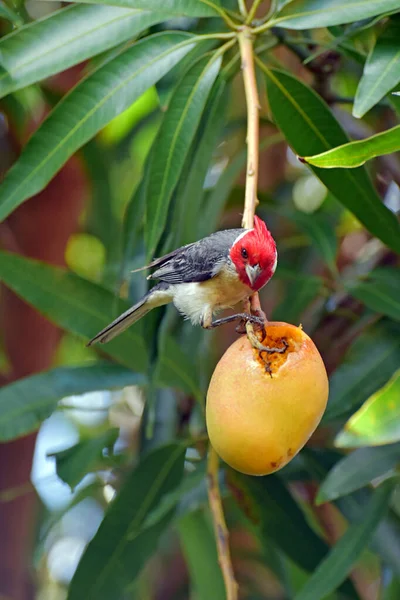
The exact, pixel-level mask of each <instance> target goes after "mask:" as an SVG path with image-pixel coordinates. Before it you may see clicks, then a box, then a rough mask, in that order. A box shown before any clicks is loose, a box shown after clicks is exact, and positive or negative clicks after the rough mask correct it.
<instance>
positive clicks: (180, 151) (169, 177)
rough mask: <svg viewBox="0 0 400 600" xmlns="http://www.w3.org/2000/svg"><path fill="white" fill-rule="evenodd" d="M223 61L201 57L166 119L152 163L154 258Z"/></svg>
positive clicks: (149, 209) (149, 216) (149, 229)
mask: <svg viewBox="0 0 400 600" xmlns="http://www.w3.org/2000/svg"><path fill="white" fill-rule="evenodd" d="M221 60H222V58H221V57H220V56H219V57H218V56H217V55H213V56H212V57H211V58H210V57H209V56H205V57H203V58H201V59H200V60H199V61H198V62H197V63H196V64H195V66H194V67H192V68H191V69H190V70H189V71H188V73H187V74H186V75H185V76H184V77H183V79H182V80H181V81H180V83H179V85H178V86H177V87H176V89H175V93H174V95H173V97H172V98H171V101H170V104H169V107H168V110H167V112H166V114H165V116H164V119H163V122H162V124H161V127H160V130H159V132H158V135H157V138H156V141H155V142H154V146H153V154H152V156H151V160H150V167H149V168H150V171H149V178H148V180H149V183H148V187H147V202H146V227H145V239H146V246H147V256H148V258H152V257H153V256H154V253H155V251H156V248H157V244H158V242H159V240H160V238H161V235H162V233H163V230H164V227H165V223H166V220H167V215H168V208H169V204H170V201H171V198H172V194H173V191H174V189H175V187H176V185H177V183H178V181H179V177H180V174H181V172H182V169H183V167H184V164H185V159H186V156H187V154H188V152H189V149H190V146H191V143H192V141H193V139H194V136H195V134H196V131H197V128H198V125H199V123H200V119H201V116H202V112H203V109H204V106H205V104H206V102H207V98H208V96H209V94H210V91H211V88H212V86H213V84H214V81H215V79H216V77H217V75H218V71H219V69H220V66H221Z"/></svg>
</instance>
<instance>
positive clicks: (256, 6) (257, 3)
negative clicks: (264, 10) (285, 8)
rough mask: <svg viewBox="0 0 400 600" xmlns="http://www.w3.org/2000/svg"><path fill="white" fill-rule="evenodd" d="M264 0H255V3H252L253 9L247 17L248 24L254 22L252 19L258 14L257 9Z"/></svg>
mask: <svg viewBox="0 0 400 600" xmlns="http://www.w3.org/2000/svg"><path fill="white" fill-rule="evenodd" d="M262 1H263V0H254V2H253V5H252V7H251V9H250V10H249V14H248V17H247V19H246V25H249V24H250V23H251V22H252V20H253V19H254V17H255V16H256V12H257V9H258V7H259V6H260V4H261V2H262Z"/></svg>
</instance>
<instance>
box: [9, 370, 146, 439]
mask: <svg viewBox="0 0 400 600" xmlns="http://www.w3.org/2000/svg"><path fill="white" fill-rule="evenodd" d="M145 382H146V380H145V378H144V376H143V375H138V374H137V373H134V372H133V371H131V370H130V369H126V368H125V367H120V366H119V365H113V364H111V363H100V364H95V365H92V366H88V367H71V368H70V367H59V368H57V369H53V370H51V371H47V372H44V373H39V374H38V375H32V376H31V377H25V378H23V379H19V380H18V381H15V382H14V383H10V384H9V385H6V386H4V387H2V388H1V389H0V440H1V441H2V442H4V441H7V440H12V439H14V438H17V437H20V436H22V435H26V434H27V433H30V432H31V431H35V430H36V429H38V428H39V426H40V424H41V423H42V421H44V419H47V417H49V416H50V414H51V413H52V412H53V410H54V409H55V408H56V406H57V402H58V401H59V400H61V399H62V398H65V397H66V396H74V395H77V394H85V393H86V392H94V391H98V390H108V389H111V388H122V387H125V386H127V385H143V384H145Z"/></svg>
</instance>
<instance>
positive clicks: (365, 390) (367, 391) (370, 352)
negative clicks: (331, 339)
mask: <svg viewBox="0 0 400 600" xmlns="http://www.w3.org/2000/svg"><path fill="white" fill-rule="evenodd" d="M399 334H400V329H399V327H398V326H397V325H396V324H395V323H391V322H382V323H379V324H377V325H375V326H374V327H370V328H369V329H368V330H367V331H365V332H364V333H363V334H361V335H360V336H359V337H358V338H357V339H356V341H355V342H354V343H353V344H352V346H350V349H349V350H348V352H347V354H346V356H345V358H344V361H343V362H342V364H341V365H340V366H339V368H338V369H336V371H335V372H334V373H333V375H331V377H330V386H329V387H330V390H329V402H328V406H327V409H326V412H325V415H324V416H323V421H325V422H326V421H329V420H332V419H334V418H336V417H338V416H339V415H343V414H346V413H347V412H349V411H350V410H352V409H354V408H358V407H359V406H360V405H361V404H362V403H363V402H365V401H366V400H367V399H368V397H369V396H370V395H371V394H373V393H374V392H375V391H376V390H378V389H379V388H380V387H382V386H383V385H384V384H385V383H386V382H387V381H388V379H389V378H390V377H391V376H392V375H393V373H394V372H395V371H396V369H397V368H398V366H399V364H400V345H399Z"/></svg>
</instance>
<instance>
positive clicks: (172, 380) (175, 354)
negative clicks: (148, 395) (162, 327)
mask: <svg viewBox="0 0 400 600" xmlns="http://www.w3.org/2000/svg"><path fill="white" fill-rule="evenodd" d="M154 384H155V385H157V386H159V387H163V386H165V387H178V388H180V389H182V390H184V391H186V392H188V393H189V394H193V396H194V397H195V398H196V399H197V400H198V401H199V402H200V403H201V404H203V402H204V395H203V393H202V391H201V389H200V386H199V381H198V372H197V369H196V364H195V362H194V361H193V360H192V358H191V356H190V352H189V353H188V352H187V350H185V349H184V348H182V347H181V346H179V344H178V343H177V342H176V340H174V338H173V337H171V336H169V335H166V336H164V337H163V340H162V343H161V344H160V348H159V357H158V361H157V366H156V369H155V372H154Z"/></svg>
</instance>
